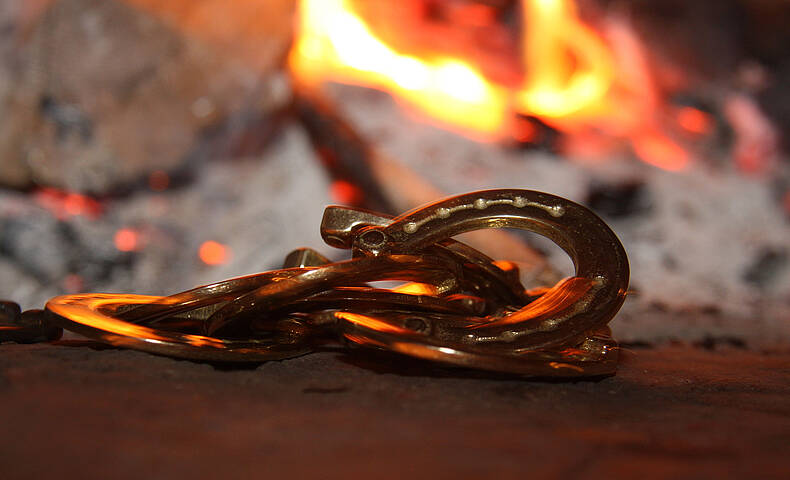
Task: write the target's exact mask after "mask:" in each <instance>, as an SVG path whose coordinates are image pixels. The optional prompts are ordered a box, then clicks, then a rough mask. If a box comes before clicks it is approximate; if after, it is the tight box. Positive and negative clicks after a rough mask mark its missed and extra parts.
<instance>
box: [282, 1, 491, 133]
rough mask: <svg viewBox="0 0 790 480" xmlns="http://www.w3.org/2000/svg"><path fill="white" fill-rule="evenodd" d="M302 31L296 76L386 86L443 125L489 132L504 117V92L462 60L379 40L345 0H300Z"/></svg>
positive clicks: (294, 56)
mask: <svg viewBox="0 0 790 480" xmlns="http://www.w3.org/2000/svg"><path fill="white" fill-rule="evenodd" d="M300 31H301V33H302V34H301V35H300V36H299V39H298V40H297V42H296V44H295V45H294V49H293V50H292V54H291V56H290V62H289V63H290V66H291V69H292V71H293V73H294V74H295V76H296V78H297V79H298V80H299V81H301V82H303V83H305V84H308V85H315V84H316V83H319V82H321V81H324V80H327V79H329V80H334V81H338V82H342V83H349V84H355V85H361V86H365V87H371V88H377V89H381V90H387V91H390V92H393V93H395V94H396V96H397V97H399V98H402V99H404V100H405V101H407V102H409V103H411V104H412V105H414V106H416V107H417V108H419V109H420V110H422V111H423V112H425V113H427V114H429V115H431V116H432V117H434V118H436V119H437V120H439V121H440V122H442V123H445V124H447V125H455V126H458V127H460V128H462V129H464V130H467V131H468V133H473V134H474V133H482V134H488V135H492V134H495V133H496V132H498V131H500V130H501V129H502V127H503V123H504V121H505V118H506V116H507V92H506V91H505V90H504V89H502V88H501V87H498V86H496V85H493V84H491V83H490V82H488V81H487V80H486V79H485V77H484V76H483V75H482V74H481V73H480V72H479V71H478V70H477V69H475V68H474V67H473V66H472V65H470V64H469V63H467V62H466V61H463V60H460V59H455V58H436V59H433V60H431V61H428V60H424V59H420V58H417V57H415V56H412V55H406V54H402V53H400V52H398V51H396V50H394V49H393V48H391V47H390V46H388V45H387V44H385V43H384V42H383V41H381V40H380V39H379V38H378V37H377V36H376V35H375V34H374V33H373V32H371V30H370V29H369V28H368V26H367V25H366V24H365V22H364V21H363V20H362V19H361V18H360V17H359V16H358V15H356V14H355V13H354V11H353V9H352V8H350V6H349V5H348V2H347V1H346V0H303V1H302V3H301V10H300Z"/></svg>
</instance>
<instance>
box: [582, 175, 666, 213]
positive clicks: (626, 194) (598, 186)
mask: <svg viewBox="0 0 790 480" xmlns="http://www.w3.org/2000/svg"><path fill="white" fill-rule="evenodd" d="M584 204H585V205H587V206H588V207H590V208H591V209H593V211H595V212H596V213H598V214H600V215H603V216H605V217H610V218H623V217H628V216H631V215H640V214H646V213H648V212H649V211H650V208H651V204H650V195H649V191H648V188H647V186H646V185H645V183H644V182H643V181H640V180H627V181H623V182H619V183H611V182H602V181H594V182H593V183H592V184H591V185H590V187H589V191H588V193H587V197H586V198H585V200H584Z"/></svg>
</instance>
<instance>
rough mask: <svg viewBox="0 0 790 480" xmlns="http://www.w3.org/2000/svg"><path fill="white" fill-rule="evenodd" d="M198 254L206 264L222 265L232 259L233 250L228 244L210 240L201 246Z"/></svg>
mask: <svg viewBox="0 0 790 480" xmlns="http://www.w3.org/2000/svg"><path fill="white" fill-rule="evenodd" d="M198 256H199V257H200V260H202V261H203V263H205V264H206V265H222V264H223V263H227V262H228V261H229V260H230V257H231V251H230V248H229V247H228V246H226V245H223V244H221V243H219V242H215V241H213V240H209V241H207V242H203V244H202V245H201V246H200V249H198Z"/></svg>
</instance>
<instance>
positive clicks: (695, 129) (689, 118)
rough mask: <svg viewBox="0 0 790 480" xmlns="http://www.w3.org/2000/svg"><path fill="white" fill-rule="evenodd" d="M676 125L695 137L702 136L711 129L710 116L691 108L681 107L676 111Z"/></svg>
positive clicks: (711, 120)
mask: <svg viewBox="0 0 790 480" xmlns="http://www.w3.org/2000/svg"><path fill="white" fill-rule="evenodd" d="M677 120H678V125H680V127H681V128H683V129H684V130H686V131H688V132H690V133H694V134H697V135H704V134H706V133H708V132H709V131H710V130H711V128H713V119H711V117H710V115H709V114H707V113H705V112H703V111H702V110H697V109H696V108H693V107H683V108H681V109H680V111H678V118H677Z"/></svg>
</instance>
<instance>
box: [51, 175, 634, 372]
mask: <svg viewBox="0 0 790 480" xmlns="http://www.w3.org/2000/svg"><path fill="white" fill-rule="evenodd" d="M488 228H511V229H522V230H527V231H531V232H536V233H538V234H541V235H543V236H546V237H548V238H549V239H551V240H552V241H553V242H554V243H556V244H557V245H558V246H559V247H560V248H562V249H563V250H564V251H565V252H566V253H567V254H568V256H569V257H570V258H571V259H572V260H573V263H574V266H575V272H574V274H573V276H571V277H568V278H565V279H564V280H561V281H560V282H558V283H557V284H555V285H553V286H546V287H543V288H538V289H529V290H528V289H525V288H524V286H523V285H522V283H521V281H520V280H519V271H518V268H517V266H516V265H515V264H514V263H512V262H508V261H501V260H500V261H497V260H494V259H491V258H489V257H488V256H486V255H484V254H483V253H481V252H480V251H478V250H476V249H474V248H472V247H470V246H468V245H466V244H464V243H462V242H459V241H457V240H454V239H453V237H455V236H457V235H459V234H461V233H465V232H470V231H473V230H479V229H488ZM321 235H322V237H323V239H324V240H325V242H326V243H327V244H328V245H330V246H332V247H336V248H342V249H348V250H350V251H351V258H350V259H349V260H344V261H338V262H330V261H329V260H327V259H326V258H325V257H324V256H322V255H321V254H319V253H318V252H316V251H315V250H311V249H299V250H296V251H294V252H292V253H291V254H290V255H288V257H287V258H286V260H285V264H284V268H282V269H280V270H273V271H268V272H264V273H259V274H255V275H249V276H245V277H239V278H233V279H230V280H226V281H222V282H219V283H215V284H212V285H207V286H203V287H198V288H195V289H192V290H189V291H185V292H182V293H178V294H175V295H171V296H149V295H133V294H78V295H64V296H59V297H55V298H53V299H51V300H50V301H49V302H48V303H47V305H46V310H44V311H41V312H42V315H43V319H42V320H41V322H42V323H44V324H46V325H47V326H51V327H54V328H63V329H66V330H69V331H72V332H75V333H77V334H79V335H83V336H85V337H88V338H91V339H94V340H98V341H101V342H106V343H109V344H111V345H114V346H117V347H124V348H131V349H137V350H142V351H146V352H150V353H154V354H159V355H167V356H172V357H178V358H186V359H192V360H198V361H209V362H262V361H267V360H281V359H285V358H289V357H295V356H299V355H304V354H306V353H309V352H311V351H314V350H315V349H316V348H317V346H319V345H326V344H327V342H339V343H340V344H342V345H349V346H353V345H360V346H363V347H369V348H376V349H383V350H387V351H391V352H396V353H398V354H402V355H407V356H411V357H416V358H420V359H424V360H429V361H432V362H438V363H441V364H445V365H446V364H450V365H456V366H460V367H466V368H472V369H481V370H489V371H497V372H508V373H512V374H517V375H524V376H532V377H583V376H601V375H609V374H613V373H614V372H615V370H616V367H617V355H618V348H617V343H616V342H615V341H614V340H613V339H612V337H611V334H610V330H609V328H608V326H607V324H608V322H609V321H610V320H611V319H612V317H614V315H615V314H616V313H617V311H618V310H619V309H620V306H621V305H622V303H623V301H624V299H625V295H626V291H627V289H628V276H629V268H628V259H627V257H626V254H625V251H624V249H623V247H622V245H621V243H620V241H619V240H618V239H617V237H616V235H615V234H614V233H613V232H612V231H611V229H610V228H609V227H608V226H607V225H606V224H605V223H604V222H603V221H602V220H601V219H599V218H598V217H597V216H596V215H595V214H593V213H592V212H590V211H589V210H588V209H586V208H585V207H583V206H581V205H578V204H576V203H573V202H571V201H569V200H566V199H563V198H560V197H557V196H554V195H550V194H546V193H541V192H536V191H530V190H515V189H514V190H489V191H479V192H473V193H469V194H464V195H459V196H455V197H451V198H448V199H445V200H441V201H438V202H435V203H432V204H429V205H426V206H423V207H420V208H418V209H415V210H412V211H410V212H407V213H405V214H402V215H400V216H398V217H395V218H392V217H390V216H386V215H381V214H376V213H373V212H369V211H365V210H358V209H351V208H346V207H337V206H331V207H328V208H327V209H326V211H325V213H324V218H323V220H322V224H321ZM377 282H381V283H384V282H392V283H390V284H391V285H394V286H393V287H392V288H381V287H380V285H381V283H377ZM374 283H375V285H371V284H374ZM394 358H397V356H396V357H394Z"/></svg>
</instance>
